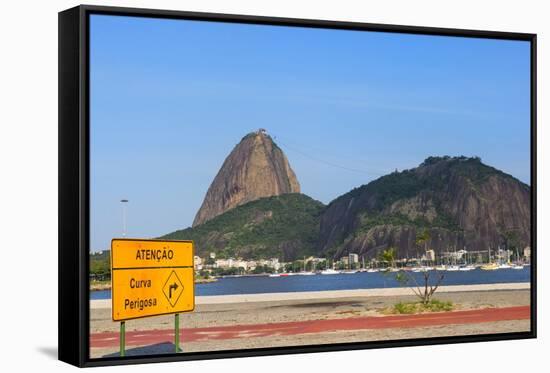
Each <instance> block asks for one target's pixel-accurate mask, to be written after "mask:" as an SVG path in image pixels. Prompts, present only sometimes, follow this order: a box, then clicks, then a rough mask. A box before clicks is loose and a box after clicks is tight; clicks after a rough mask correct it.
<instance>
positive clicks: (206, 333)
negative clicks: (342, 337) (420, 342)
mask: <svg viewBox="0 0 550 373" xmlns="http://www.w3.org/2000/svg"><path fill="white" fill-rule="evenodd" d="M530 316H531V308H530V306H517V307H504V308H484V309H476V310H467V311H452V312H436V313H425V314H417V315H395V316H366V317H350V318H344V319H328V320H327V319H324V320H308V321H292V322H283V323H271V324H252V325H229V326H214V327H204V328H187V329H186V328H183V329H180V340H181V342H182V343H185V342H194V341H209V340H226V339H238V338H255V337H268V336H284V335H296V334H308V333H324V332H334V331H342V330H364V329H385V328H418V327H429V326H437V325H452V324H475V323H484V322H495V321H508V320H524V319H529V318H530ZM173 340H174V330H173V329H162V330H143V331H128V332H126V346H145V345H151V344H156V343H162V342H172V341H173ZM118 344H119V333H118V332H104V333H94V334H92V335H91V337H90V346H91V347H92V348H98V347H114V346H118Z"/></svg>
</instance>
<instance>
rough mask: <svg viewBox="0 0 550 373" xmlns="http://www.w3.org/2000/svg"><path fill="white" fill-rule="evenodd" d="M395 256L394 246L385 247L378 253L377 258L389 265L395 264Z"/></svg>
mask: <svg viewBox="0 0 550 373" xmlns="http://www.w3.org/2000/svg"><path fill="white" fill-rule="evenodd" d="M396 257H397V250H396V249H395V248H394V247H390V248H387V249H386V250H384V251H382V252H381V253H380V254H379V255H378V258H379V260H380V261H381V262H385V263H387V264H388V265H390V266H391V267H394V266H395V260H396Z"/></svg>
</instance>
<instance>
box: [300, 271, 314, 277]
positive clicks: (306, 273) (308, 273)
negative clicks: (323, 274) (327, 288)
mask: <svg viewBox="0 0 550 373" xmlns="http://www.w3.org/2000/svg"><path fill="white" fill-rule="evenodd" d="M314 274H315V272H297V273H296V275H298V276H311V275H314Z"/></svg>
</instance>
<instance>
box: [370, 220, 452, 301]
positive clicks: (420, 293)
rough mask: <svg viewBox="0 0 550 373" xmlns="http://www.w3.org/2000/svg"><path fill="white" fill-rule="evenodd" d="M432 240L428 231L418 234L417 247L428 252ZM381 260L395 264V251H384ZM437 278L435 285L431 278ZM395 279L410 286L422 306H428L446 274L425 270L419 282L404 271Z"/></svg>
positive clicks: (412, 274) (398, 273)
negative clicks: (429, 242)
mask: <svg viewBox="0 0 550 373" xmlns="http://www.w3.org/2000/svg"><path fill="white" fill-rule="evenodd" d="M429 240H430V233H429V232H428V231H427V230H424V231H422V232H419V233H417V236H416V245H417V246H419V247H423V248H424V250H425V251H427V245H428V241H429ZM380 259H381V260H383V261H386V262H390V263H394V262H395V249H394V248H390V249H387V250H384V251H383V252H382V253H381V255H380ZM432 275H433V276H435V283H433V284H432V283H431V282H430V278H431V277H432ZM395 278H396V280H397V281H399V282H400V283H402V284H404V285H407V286H409V288H410V289H411V290H412V291H413V293H414V294H415V295H416V296H417V297H418V298H420V301H421V302H422V304H424V305H426V304H428V303H430V301H431V299H432V296H433V295H434V293H435V292H436V291H437V289H438V288H439V286H440V285H441V283H442V282H443V279H444V278H445V273H444V272H442V271H438V270H427V269H425V270H424V271H423V272H422V280H421V281H420V283H419V281H417V279H416V277H415V275H414V273H410V272H407V271H404V270H400V271H398V272H397V273H396V274H395Z"/></svg>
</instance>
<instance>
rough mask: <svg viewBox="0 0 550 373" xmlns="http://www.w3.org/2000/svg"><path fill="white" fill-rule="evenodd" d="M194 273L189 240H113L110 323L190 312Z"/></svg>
mask: <svg viewBox="0 0 550 373" xmlns="http://www.w3.org/2000/svg"><path fill="white" fill-rule="evenodd" d="M194 274H195V272H194V269H193V242H191V241H160V240H132V239H114V240H112V242H111V281H112V289H111V298H112V313H113V320H114V321H123V320H129V319H136V318H140V317H146V316H155V315H163V314H170V313H180V312H188V311H193V309H194V308H195V281H194Z"/></svg>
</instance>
